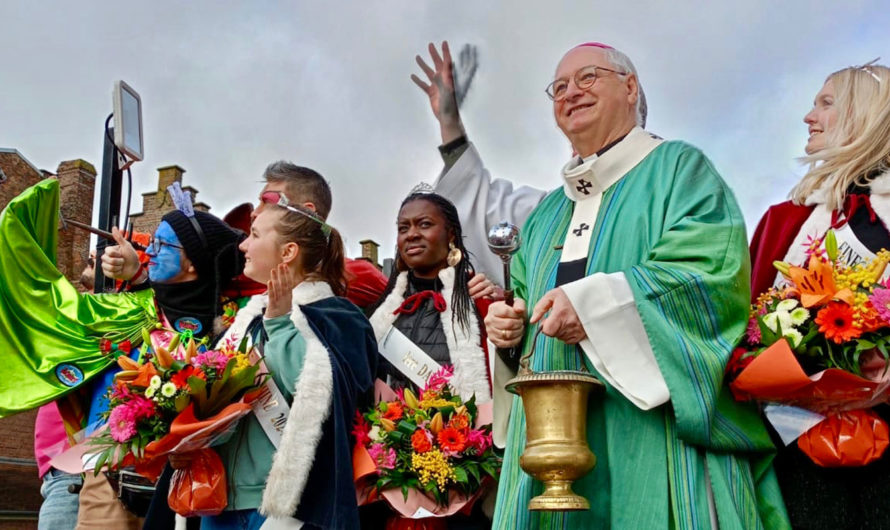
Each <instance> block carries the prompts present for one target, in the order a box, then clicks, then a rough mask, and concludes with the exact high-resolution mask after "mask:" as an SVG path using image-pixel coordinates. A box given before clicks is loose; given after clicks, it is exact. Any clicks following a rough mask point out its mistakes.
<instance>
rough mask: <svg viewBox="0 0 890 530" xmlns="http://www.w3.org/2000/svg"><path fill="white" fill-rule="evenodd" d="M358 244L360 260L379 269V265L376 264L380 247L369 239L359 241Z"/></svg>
mask: <svg viewBox="0 0 890 530" xmlns="http://www.w3.org/2000/svg"><path fill="white" fill-rule="evenodd" d="M358 244H359V245H361V246H362V259H364V260H366V261H370V262H371V265H373V266H375V267H377V269H380V264H379V263H378V262H377V250H378V249H379V248H380V245H378V244H377V242H376V241H373V240H371V239H364V240H362V241H359V242H358Z"/></svg>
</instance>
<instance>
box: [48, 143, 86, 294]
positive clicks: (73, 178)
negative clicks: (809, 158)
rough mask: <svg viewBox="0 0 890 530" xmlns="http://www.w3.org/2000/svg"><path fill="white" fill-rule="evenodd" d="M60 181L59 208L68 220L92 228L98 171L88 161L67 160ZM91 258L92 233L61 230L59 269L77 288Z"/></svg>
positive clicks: (63, 163)
mask: <svg viewBox="0 0 890 530" xmlns="http://www.w3.org/2000/svg"><path fill="white" fill-rule="evenodd" d="M56 178H57V179H58V180H59V191H60V198H59V201H60V202H59V206H60V208H59V209H60V210H61V213H62V216H63V217H64V218H65V219H72V220H74V221H80V222H81V223H86V224H90V222H92V219H93V193H94V191H95V188H96V168H94V167H93V165H92V164H90V163H89V162H87V161H86V160H81V159H77V160H68V161H66V162H62V163H60V164H59V169H57V170H56ZM89 255H90V233H89V232H87V231H85V230H81V229H78V228H74V227H68V228H63V229H61V230H59V246H58V262H57V264H56V265H57V267H58V269H59V271H61V272H62V274H64V275H65V277H67V278H68V279H69V280H70V281H71V283H73V284H74V285H77V282H78V281H79V280H80V274H81V272H83V269H84V267H86V264H87V259H88V258H89Z"/></svg>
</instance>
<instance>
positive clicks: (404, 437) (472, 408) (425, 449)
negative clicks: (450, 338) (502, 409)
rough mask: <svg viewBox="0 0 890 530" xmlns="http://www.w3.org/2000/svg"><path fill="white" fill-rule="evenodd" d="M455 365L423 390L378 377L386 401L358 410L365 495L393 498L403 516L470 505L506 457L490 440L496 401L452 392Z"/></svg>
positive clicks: (358, 468)
mask: <svg viewBox="0 0 890 530" xmlns="http://www.w3.org/2000/svg"><path fill="white" fill-rule="evenodd" d="M452 374H453V371H452V368H450V367H447V366H446V367H443V368H442V369H440V370H439V371H438V372H436V373H434V374H433V375H432V376H430V378H429V380H428V382H427V385H426V386H425V387H424V388H423V389H421V390H420V395H419V396H417V395H415V394H414V392H412V391H411V390H410V389H403V390H399V391H398V392H393V391H392V390H391V389H390V388H389V387H387V386H386V385H385V384H384V383H383V382H381V381H379V380H378V382H377V389H376V391H377V394H378V396H379V397H380V399H379V402H378V403H377V405H376V406H374V407H373V408H372V409H371V410H369V411H367V412H365V413H364V414H362V413H356V418H355V427H354V430H353V435H354V436H355V439H356V447H355V452H354V458H353V461H354V467H355V474H356V480H357V483H358V487H359V497H360V498H363V501H366V502H367V501H370V500H373V499H375V498H377V497H382V498H383V499H384V500H386V501H387V502H388V503H389V504H390V506H392V508H393V509H395V510H396V512H398V514H399V515H400V516H401V517H404V518H409V519H419V518H424V517H445V516H448V515H452V514H454V513H456V512H458V511H460V510H464V511H467V512H468V511H469V509H470V507H471V506H472V503H473V501H475V500H476V498H477V497H478V496H479V495H480V494H481V493H482V491H483V489H484V487H485V486H487V485H488V483H490V482H492V481H494V480H496V479H497V476H498V473H499V472H500V466H501V459H500V457H499V456H498V455H497V454H496V453H495V451H494V448H493V447H492V440H491V406H490V404H485V405H479V406H477V405H476V403H475V397H474V398H471V399H469V400H468V401H466V402H464V401H463V400H461V398H460V397H459V396H456V395H454V394H452V390H451V389H450V387H449V386H448V380H449V379H450V378H451V376H452Z"/></svg>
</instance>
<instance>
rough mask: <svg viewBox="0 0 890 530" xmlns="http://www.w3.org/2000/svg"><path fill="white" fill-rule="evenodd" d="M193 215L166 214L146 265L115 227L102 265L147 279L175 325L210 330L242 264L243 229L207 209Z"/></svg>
mask: <svg viewBox="0 0 890 530" xmlns="http://www.w3.org/2000/svg"><path fill="white" fill-rule="evenodd" d="M193 214H194V215H193V216H188V215H186V214H184V213H183V212H181V211H179V210H173V211H171V212H168V213H167V214H166V215H164V217H163V218H162V219H161V223H160V224H159V225H158V228H157V230H156V231H155V233H154V237H153V238H152V242H151V244H150V245H149V248H148V250H147V251H146V253H147V254H148V256H149V257H150V261H149V265H148V268H147V269H143V268H141V267H140V265H139V263H138V260H137V259H136V252H135V250H133V247H132V245H130V244H129V243H128V242H127V241H126V239H124V238H123V236H122V235H121V234H120V232H119V231H117V230H116V229H115V230H112V234H113V235H114V236H115V241H116V243H117V245H116V246H112V247H108V248H107V249H106V250H105V254H103V256H102V270H103V272H104V273H105V275H106V276H109V277H112V278H117V279H125V280H126V279H132V282H131V283H132V285H134V286H136V287H137V288H138V287H141V286H142V285H144V284H145V283H146V280H148V283H149V284H150V285H151V287H152V288H153V289H154V291H155V300H156V302H157V304H158V307H159V308H160V309H161V312H162V313H163V315H164V317H166V319H167V320H168V321H169V323H170V324H171V325H172V326H173V328H174V329H176V330H177V331H184V330H186V329H190V330H191V331H192V332H194V333H195V334H196V335H199V336H203V335H207V334H211V335H212V334H215V333H213V332H214V320H215V318H216V317H217V316H218V315H219V313H220V302H219V298H220V293H221V292H222V290H223V289H224V287H225V286H226V284H227V283H228V282H229V281H230V280H231V279H232V278H234V277H235V276H237V275H239V274H240V273H241V270H242V269H243V268H244V255H243V254H242V253H241V252H240V251H239V250H238V244H239V243H240V242H241V241H242V240H243V239H244V237H245V234H244V233H243V232H241V231H240V230H235V229H233V228H231V227H229V226H228V225H227V224H226V223H224V222H223V221H222V220H221V219H219V218H217V217H216V216H214V215H211V214H209V213H206V212H202V211H195V212H193ZM216 331H217V332H218V331H219V330H216Z"/></svg>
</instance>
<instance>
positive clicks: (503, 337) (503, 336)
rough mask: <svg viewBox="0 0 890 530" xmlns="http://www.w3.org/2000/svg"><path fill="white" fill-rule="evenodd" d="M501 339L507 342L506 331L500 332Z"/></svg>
mask: <svg viewBox="0 0 890 530" xmlns="http://www.w3.org/2000/svg"><path fill="white" fill-rule="evenodd" d="M501 338H502V339H504V340H507V330H506V329H502V330H501Z"/></svg>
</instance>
